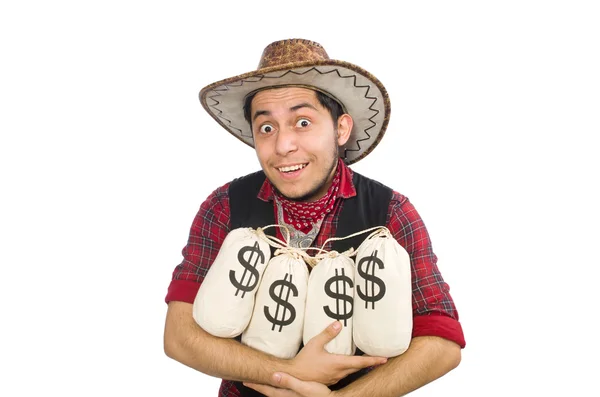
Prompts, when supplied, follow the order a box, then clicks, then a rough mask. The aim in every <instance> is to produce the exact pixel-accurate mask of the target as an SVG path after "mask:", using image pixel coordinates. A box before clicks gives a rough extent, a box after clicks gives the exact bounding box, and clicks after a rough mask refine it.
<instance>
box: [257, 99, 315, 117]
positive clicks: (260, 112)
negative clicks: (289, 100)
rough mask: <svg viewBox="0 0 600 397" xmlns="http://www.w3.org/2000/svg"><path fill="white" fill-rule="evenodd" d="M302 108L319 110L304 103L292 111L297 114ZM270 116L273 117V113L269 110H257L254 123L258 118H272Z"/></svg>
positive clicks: (291, 109)
mask: <svg viewBox="0 0 600 397" xmlns="http://www.w3.org/2000/svg"><path fill="white" fill-rule="evenodd" d="M302 108H309V109H313V110H316V111H318V110H319V109H317V108H316V107H314V106H313V105H311V104H310V103H308V102H302V103H299V104H298V105H295V106H292V107H291V108H290V111H292V112H295V111H296V110H298V109H302ZM270 115H271V112H270V111H268V110H257V111H256V112H254V116H252V121H254V120H256V118H257V117H258V116H270Z"/></svg>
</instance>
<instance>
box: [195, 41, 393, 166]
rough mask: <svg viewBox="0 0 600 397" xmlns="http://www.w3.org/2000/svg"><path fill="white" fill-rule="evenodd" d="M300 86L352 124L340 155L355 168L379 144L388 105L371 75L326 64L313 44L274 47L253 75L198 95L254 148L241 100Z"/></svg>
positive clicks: (224, 82)
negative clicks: (338, 108) (332, 103)
mask: <svg viewBox="0 0 600 397" xmlns="http://www.w3.org/2000/svg"><path fill="white" fill-rule="evenodd" d="M285 86H300V87H305V88H311V89H315V90H317V91H320V92H322V93H324V94H326V95H328V96H330V97H331V98H333V99H335V100H336V101H338V102H339V103H340V105H342V108H343V110H344V112H346V113H348V114H349V115H350V116H351V117H352V119H353V120H354V126H353V128H352V133H351V134H350V139H348V142H346V144H345V145H344V146H342V147H340V149H339V153H340V157H342V158H343V159H344V161H345V162H346V164H352V163H355V162H357V161H359V160H361V159H362V158H364V157H365V156H366V155H367V154H369V153H370V152H371V151H372V150H373V149H374V148H375V146H377V144H378V143H379V141H380V140H381V138H382V137H383V134H384V133H385V130H386V128H387V125H388V122H389V118H390V99H389V96H388V93H387V91H386V89H385V87H384V86H383V84H382V83H381V82H380V81H379V80H378V79H377V78H375V76H373V75H372V74H370V73H369V72H367V71H366V70H364V69H362V68H360V67H359V66H356V65H353V64H351V63H348V62H344V61H338V60H334V59H330V58H329V56H328V55H327V53H326V52H325V49H324V48H323V47H322V46H321V45H320V44H319V43H315V42H314V41H310V40H304V39H288V40H280V41H275V42H273V43H271V44H269V45H268V46H267V47H266V48H265V49H264V51H263V53H262V56H261V59H260V62H259V65H258V69H256V70H255V71H252V72H248V73H245V74H241V75H238V76H234V77H230V78H228V79H224V80H220V81H217V82H216V83H213V84H210V85H208V86H206V87H204V88H203V89H202V90H201V91H200V94H199V97H200V102H201V103H202V106H203V107H204V109H205V110H206V111H207V112H208V113H209V114H210V115H211V116H212V117H213V118H214V119H215V120H216V121H217V122H218V123H219V124H221V126H223V128H225V129H226V130H227V131H229V132H230V133H231V134H232V135H234V136H235V137H236V138H238V139H239V140H241V141H242V142H244V143H246V144H247V145H249V146H252V147H254V139H253V136H252V130H251V128H250V125H249V123H248V122H247V121H246V119H245V118H244V110H243V106H244V100H245V98H246V97H247V96H248V95H252V94H254V93H256V92H257V91H260V90H263V89H268V88H276V87H285Z"/></svg>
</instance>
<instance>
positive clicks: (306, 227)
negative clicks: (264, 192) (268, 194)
mask: <svg viewBox="0 0 600 397" xmlns="http://www.w3.org/2000/svg"><path fill="white" fill-rule="evenodd" d="M339 189H340V167H339V166H338V167H337V170H336V172H335V175H334V177H333V182H332V183H331V186H330V187H329V190H327V193H326V194H325V196H323V197H321V198H320V199H318V200H317V201H312V202H309V203H301V202H298V201H292V200H289V199H287V198H285V197H283V196H282V195H281V193H279V192H278V191H277V190H276V189H273V192H274V194H275V198H276V200H277V201H278V202H279V203H280V204H281V207H282V208H283V221H284V222H285V223H286V224H288V225H292V226H294V228H295V229H297V230H299V231H301V232H302V233H304V234H307V233H308V232H310V230H311V229H312V228H313V226H314V225H315V224H316V223H317V222H319V221H320V220H321V219H323V218H324V217H325V215H326V214H328V213H330V212H331V211H333V205H334V204H335V199H336V197H337V196H338V191H339Z"/></svg>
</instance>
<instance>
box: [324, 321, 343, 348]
mask: <svg viewBox="0 0 600 397" xmlns="http://www.w3.org/2000/svg"><path fill="white" fill-rule="evenodd" d="M341 329H342V324H341V323H340V322H339V321H336V322H334V323H333V324H331V325H330V326H328V327H327V328H325V329H324V330H323V332H321V334H319V336H318V341H319V344H320V345H322V346H325V345H326V344H327V343H329V342H331V341H332V340H333V338H335V337H336V336H337V335H338V334H339V333H340V330H341Z"/></svg>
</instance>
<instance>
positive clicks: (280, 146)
mask: <svg viewBox="0 0 600 397" xmlns="http://www.w3.org/2000/svg"><path fill="white" fill-rule="evenodd" d="M297 138H298V137H297V135H296V132H295V131H294V130H293V129H292V128H290V127H287V126H284V127H282V128H281V129H280V130H279V131H278V132H277V140H276V141H275V151H276V152H277V154H278V155H280V156H285V155H286V154H288V153H290V152H294V151H296V150H297V149H298V146H297Z"/></svg>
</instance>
